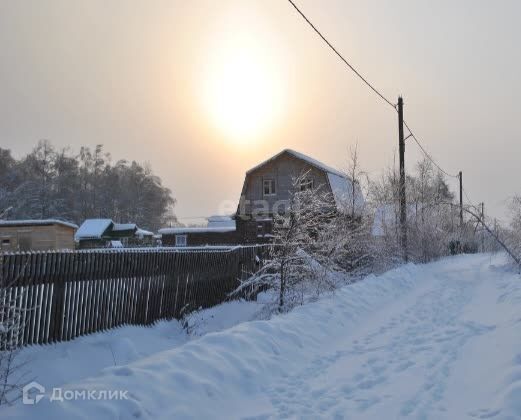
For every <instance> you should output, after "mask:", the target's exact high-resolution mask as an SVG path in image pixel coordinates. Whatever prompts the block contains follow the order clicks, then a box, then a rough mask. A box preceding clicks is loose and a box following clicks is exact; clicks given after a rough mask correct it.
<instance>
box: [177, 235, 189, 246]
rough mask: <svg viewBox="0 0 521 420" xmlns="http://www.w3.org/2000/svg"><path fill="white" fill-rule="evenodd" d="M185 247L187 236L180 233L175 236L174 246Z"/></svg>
mask: <svg viewBox="0 0 521 420" xmlns="http://www.w3.org/2000/svg"><path fill="white" fill-rule="evenodd" d="M181 239H182V240H181ZM181 242H184V243H181ZM187 245H188V235H187V234H186V233H180V234H177V235H175V246H176V247H186V246H187Z"/></svg>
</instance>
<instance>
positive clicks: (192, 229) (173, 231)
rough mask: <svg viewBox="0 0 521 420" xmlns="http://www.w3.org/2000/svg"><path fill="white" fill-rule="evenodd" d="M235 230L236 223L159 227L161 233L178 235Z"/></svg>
mask: <svg viewBox="0 0 521 420" xmlns="http://www.w3.org/2000/svg"><path fill="white" fill-rule="evenodd" d="M233 231H235V224H234V225H233V226H221V227H210V226H206V227H174V228H163V229H159V231H158V232H159V233H160V234H161V235H177V234H183V233H203V232H206V233H211V232H216V233H217V232H218V233H224V232H233Z"/></svg>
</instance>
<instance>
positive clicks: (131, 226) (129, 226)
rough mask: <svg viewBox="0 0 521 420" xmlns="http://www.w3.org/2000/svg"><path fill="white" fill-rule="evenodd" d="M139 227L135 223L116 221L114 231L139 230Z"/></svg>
mask: <svg viewBox="0 0 521 420" xmlns="http://www.w3.org/2000/svg"><path fill="white" fill-rule="evenodd" d="M137 229H138V227H137V225H136V224H135V223H114V226H112V231H113V232H126V231H129V230H133V231H137Z"/></svg>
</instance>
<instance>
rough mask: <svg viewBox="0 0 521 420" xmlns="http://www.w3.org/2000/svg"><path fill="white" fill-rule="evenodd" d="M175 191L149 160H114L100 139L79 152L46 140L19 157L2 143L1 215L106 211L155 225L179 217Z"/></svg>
mask: <svg viewBox="0 0 521 420" xmlns="http://www.w3.org/2000/svg"><path fill="white" fill-rule="evenodd" d="M174 204H175V200H174V198H173V197H172V192H171V191H170V190H169V189H168V188H166V187H164V186H163V185H162V183H161V179H160V178H159V177H158V176H156V175H154V174H153V173H152V170H151V168H150V167H149V166H148V165H144V166H142V165H140V164H139V163H137V162H135V161H132V162H128V161H126V160H118V161H117V162H112V160H111V157H110V155H109V154H108V153H105V152H104V150H103V146H102V145H97V146H96V147H95V148H94V150H91V149H89V148H88V147H82V148H81V149H80V151H79V153H78V154H74V153H72V152H71V151H70V150H69V149H61V150H57V149H56V148H54V147H53V145H52V144H51V143H50V142H49V141H47V140H42V141H40V142H39V143H38V145H37V146H36V147H35V148H34V149H33V150H32V152H31V153H29V154H28V155H26V156H25V157H23V158H22V159H20V160H16V159H14V158H13V156H12V155H11V151H10V150H6V149H2V148H0V216H1V217H0V218H2V219H45V218H58V219H62V220H67V221H73V222H76V223H81V222H82V221H83V220H85V219H87V218H96V217H104V218H111V219H113V220H114V221H116V222H121V223H125V222H133V223H137V224H138V226H140V227H142V228H146V229H157V228H158V227H160V226H163V225H165V224H167V223H169V222H171V221H174V220H175V216H174V214H173V206H174Z"/></svg>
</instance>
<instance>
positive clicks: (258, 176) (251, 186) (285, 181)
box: [242, 153, 331, 215]
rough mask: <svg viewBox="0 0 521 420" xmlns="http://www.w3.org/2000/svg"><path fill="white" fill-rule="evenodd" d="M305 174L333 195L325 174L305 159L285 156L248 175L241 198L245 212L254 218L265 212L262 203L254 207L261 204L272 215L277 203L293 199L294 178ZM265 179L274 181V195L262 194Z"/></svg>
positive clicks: (316, 184) (316, 185) (285, 154)
mask: <svg viewBox="0 0 521 420" xmlns="http://www.w3.org/2000/svg"><path fill="white" fill-rule="evenodd" d="M302 173H307V177H308V178H310V179H312V180H313V184H314V186H315V187H318V186H320V185H321V186H322V188H324V189H325V190H324V191H326V192H331V188H330V186H329V182H328V180H327V175H326V173H325V172H324V171H322V170H320V169H318V168H316V167H315V166H312V165H310V164H309V163H307V162H305V161H303V160H302V159H298V158H296V157H294V156H292V155H290V154H287V153H284V154H282V155H280V156H279V157H277V158H276V159H274V160H272V161H270V162H267V163H266V164H265V165H263V166H262V167H260V168H257V169H256V170H255V171H253V172H250V173H249V174H247V175H246V179H245V181H244V187H243V197H242V200H245V201H244V203H245V205H244V206H243V209H244V212H245V213H246V214H248V215H251V214H252V213H253V212H254V211H255V212H259V211H260V210H262V208H263V204H255V202H261V201H262V202H265V203H266V204H267V205H268V214H270V215H271V214H272V213H273V208H274V205H275V204H276V203H277V202H280V201H288V200H289V199H290V195H291V190H292V184H293V178H294V177H296V176H299V175H300V174H302ZM264 179H273V180H275V192H276V193H275V195H269V196H265V195H264V194H263V180H264ZM275 210H276V209H275Z"/></svg>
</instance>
